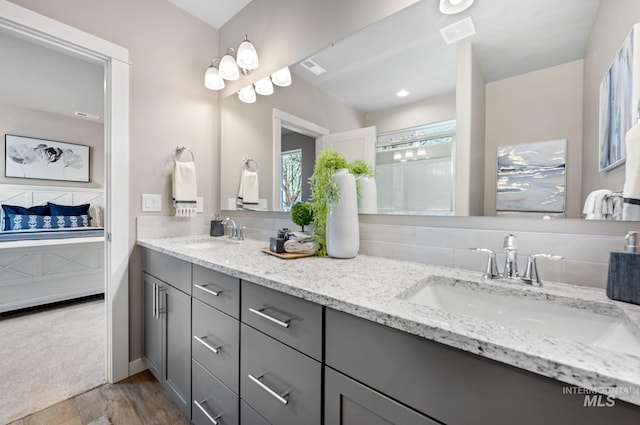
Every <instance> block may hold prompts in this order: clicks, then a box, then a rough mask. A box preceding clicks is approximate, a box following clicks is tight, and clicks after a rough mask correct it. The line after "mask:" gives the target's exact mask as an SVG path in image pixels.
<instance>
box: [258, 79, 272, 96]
mask: <svg viewBox="0 0 640 425" xmlns="http://www.w3.org/2000/svg"><path fill="white" fill-rule="evenodd" d="M255 86H256V93H258V94H260V95H262V96H269V95H270V94H273V84H272V83H271V78H269V77H264V78H261V79H260V80H258V81H256V83H255Z"/></svg>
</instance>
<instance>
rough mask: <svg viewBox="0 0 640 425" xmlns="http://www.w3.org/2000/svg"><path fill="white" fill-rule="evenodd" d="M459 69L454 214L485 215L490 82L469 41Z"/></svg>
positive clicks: (463, 48)
mask: <svg viewBox="0 0 640 425" xmlns="http://www.w3.org/2000/svg"><path fill="white" fill-rule="evenodd" d="M457 72H458V77H457V82H456V118H457V122H456V141H455V143H454V146H453V162H454V164H455V165H454V176H455V177H454V178H455V181H454V199H455V201H454V214H455V215H482V214H483V208H484V131H485V86H486V84H485V81H484V75H483V74H482V70H481V69H480V65H479V64H478V61H477V60H476V57H475V54H474V52H473V48H472V46H471V44H469V43H465V44H462V45H460V46H459V47H458V69H457Z"/></svg>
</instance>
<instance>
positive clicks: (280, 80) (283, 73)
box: [271, 66, 291, 87]
mask: <svg viewBox="0 0 640 425" xmlns="http://www.w3.org/2000/svg"><path fill="white" fill-rule="evenodd" d="M271 80H272V81H273V84H275V85H276V86H279V87H289V86H290V85H291V71H289V67H288V66H286V67H284V68H282V69H280V70H278V71H276V72H274V73H273V74H271Z"/></svg>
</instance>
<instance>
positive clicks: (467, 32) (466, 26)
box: [440, 16, 476, 44]
mask: <svg viewBox="0 0 640 425" xmlns="http://www.w3.org/2000/svg"><path fill="white" fill-rule="evenodd" d="M440 34H442V38H444V42H445V43H447V44H453V43H456V42H458V41H460V40H463V39H465V38H467V37H471V36H472V35H476V27H475V25H473V21H472V20H471V16H469V17H468V18H464V19H463V20H461V21H458V22H456V23H453V24H451V25H449V26H446V27H444V28H442V29H441V30H440Z"/></svg>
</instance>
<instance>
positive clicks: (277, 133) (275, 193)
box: [271, 108, 329, 211]
mask: <svg viewBox="0 0 640 425" xmlns="http://www.w3.org/2000/svg"><path fill="white" fill-rule="evenodd" d="M282 127H284V128H286V129H288V130H292V131H295V132H296V133H300V134H304V135H305V136H309V137H313V138H314V139H316V157H317V156H318V153H319V151H320V144H319V143H318V140H317V139H318V138H320V137H322V136H325V135H327V134H329V129H327V128H324V127H321V126H319V125H318V124H314V123H312V122H311V121H307V120H305V119H302V118H299V117H296V116H295V115H291V114H290V113H288V112H284V111H282V110H280V109H278V108H273V136H272V139H273V143H272V145H273V154H272V165H273V187H272V198H271V199H272V200H273V201H272V202H273V210H274V211H280V203H281V202H282V199H281V197H280V195H281V191H280V181H281V180H282V175H281V174H282V173H281V168H280V167H281V166H280V150H281V148H282Z"/></svg>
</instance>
